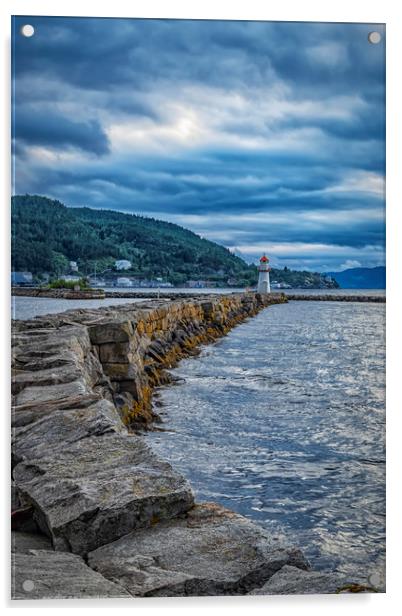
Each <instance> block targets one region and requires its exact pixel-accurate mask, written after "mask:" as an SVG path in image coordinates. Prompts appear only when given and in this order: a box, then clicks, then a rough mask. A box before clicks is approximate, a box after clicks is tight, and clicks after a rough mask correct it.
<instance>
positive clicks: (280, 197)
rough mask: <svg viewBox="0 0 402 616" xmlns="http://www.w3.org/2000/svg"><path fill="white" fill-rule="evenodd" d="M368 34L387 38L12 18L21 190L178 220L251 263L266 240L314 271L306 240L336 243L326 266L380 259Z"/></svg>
mask: <svg viewBox="0 0 402 616" xmlns="http://www.w3.org/2000/svg"><path fill="white" fill-rule="evenodd" d="M24 23H32V24H33V25H34V27H35V35H34V36H33V37H32V38H30V39H25V38H24V37H22V36H20V34H19V30H20V27H21V25H23V24H24ZM373 29H376V30H380V31H381V32H382V33H383V34H384V29H383V27H382V26H375V27H373V26H369V25H367V24H297V23H287V24H285V23H256V22H196V21H173V20H121V19H113V20H108V19H83V18H46V17H44V18H40V17H30V18H28V17H18V18H16V19H15V22H14V38H15V45H14V49H13V72H14V77H15V84H14V88H15V90H14V91H15V99H16V102H17V105H16V108H15V127H14V135H13V136H14V142H15V172H16V186H15V190H16V192H19V193H20V192H36V193H42V194H47V195H49V196H54V197H57V198H59V199H60V200H61V201H64V202H66V203H67V204H69V205H89V206H92V207H103V208H114V209H119V210H122V211H133V212H139V213H144V214H149V215H153V216H156V217H160V218H162V219H166V220H172V222H178V223H179V224H183V225H184V226H187V227H189V228H192V229H193V230H195V231H196V232H199V233H202V234H203V235H205V236H207V237H211V239H215V240H216V241H219V242H221V243H223V244H225V245H227V246H235V245H239V246H240V247H241V250H243V249H244V251H245V252H246V253H247V254H249V255H251V254H254V251H253V250H252V246H253V245H255V246H256V247H258V248H256V250H259V246H260V245H261V244H262V243H263V242H264V241H266V242H267V243H268V244H272V243H274V244H276V245H277V244H278V243H283V244H286V243H289V245H290V244H291V243H292V242H293V243H300V245H301V244H302V243H303V246H304V248H303V247H300V254H299V259H300V263H301V264H302V263H304V265H306V264H307V265H308V266H309V267H312V268H320V267H324V265H325V261H324V260H323V257H321V256H320V255H317V254H316V252H315V251H314V250H313V249H311V250H310V249H309V248H308V246H310V245H311V246H313V245H314V244H316V245H321V244H326V245H328V247H330V246H338V247H340V248H342V251H343V252H342V253H339V254H338V253H337V251H336V250H335V249H334V250H333V254H332V256H330V255H329V252H330V248H328V259H327V261H330V262H331V266H334V267H335V266H337V265H341V264H342V263H343V262H347V261H348V260H350V259H356V258H357V257H356V251H357V250H361V251H362V252H361V254H362V259H363V260H364V263H370V264H377V261H378V260H381V259H382V258H383V244H384V238H383V235H384V233H383V232H384V224H383V216H382V214H383V206H384V195H383V191H382V181H383V175H384V166H385V160H384V138H385V136H384V133H385V126H384V118H385V114H384V45H383V44H381V45H378V46H376V45H370V44H368V42H367V34H368V32H369V31H370V30H373ZM33 146H39V147H41V148H44V149H45V150H48V151H49V152H48V153H46V152H44V153H43V156H41V155H40V154H38V151H37V149H35V148H34V147H33ZM52 152H53V153H54V156H53V155H52ZM74 152H76V156H75V157H74V156H72V154H73V153H74ZM325 212H327V213H328V215H327V216H326V215H325ZM217 215H219V224H218V222H217ZM253 217H254V218H253ZM261 217H262V218H261ZM250 246H251V248H250ZM367 246H369V247H370V248H368V249H367V250H366V249H365V248H364V247H367ZM242 247H244V248H242ZM331 250H332V249H331ZM281 251H282V252H281ZM303 251H304V252H303ZM370 251H371V252H370ZM279 253H280V254H281V256H280V258H281V260H282V262H285V260H286V259H287V258H288V259H289V261H286V262H287V263H293V261H297V256H296V257H294V255H293V251H291V250H290V252H289V257H287V256H286V254H285V252H284V249H283V250H282V248H281V250H279V248H278V254H279ZM310 253H311V254H310ZM306 255H308V256H306ZM331 259H332V260H331ZM307 262H308V263H307Z"/></svg>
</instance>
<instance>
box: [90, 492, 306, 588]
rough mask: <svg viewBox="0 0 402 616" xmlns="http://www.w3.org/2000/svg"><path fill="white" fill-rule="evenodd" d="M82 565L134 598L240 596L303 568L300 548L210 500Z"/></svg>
mask: <svg viewBox="0 0 402 616" xmlns="http://www.w3.org/2000/svg"><path fill="white" fill-rule="evenodd" d="M88 564H89V565H90V566H91V567H92V568H93V569H95V570H97V571H99V572H100V573H102V574H103V575H104V576H105V577H107V578H108V579H110V580H113V581H117V582H118V583H119V584H121V585H122V586H124V587H125V588H126V589H127V590H128V591H129V592H130V593H131V594H132V595H135V596H185V595H193V596H199V595H237V594H245V593H247V592H248V591H250V590H251V589H252V588H255V587H256V586H259V585H261V584H264V582H265V581H266V580H268V579H269V578H270V577H271V576H272V575H273V574H274V573H275V572H276V571H278V570H279V569H281V568H282V567H283V566H284V565H285V564H291V565H294V566H297V567H301V568H304V569H307V568H308V567H309V565H308V563H307V561H306V560H305V558H304V557H303V555H302V553H301V552H300V550H298V549H295V548H283V547H280V546H278V545H277V543H276V542H275V541H274V540H272V539H271V538H270V537H269V535H268V534H267V533H266V532H265V531H264V530H263V529H261V528H259V527H258V526H257V525H255V524H253V523H252V522H250V521H249V520H247V519H246V518H244V517H242V516H240V515H238V514H235V513H233V512H232V511H229V510H227V509H224V508H223V507H221V506H219V505H215V504H211V503H204V504H201V505H196V506H194V507H193V508H192V509H191V510H190V511H188V512H187V513H186V514H185V515H182V516H179V517H177V518H176V519H174V520H169V521H163V522H159V523H158V524H155V525H154V526H152V527H151V528H147V529H144V530H140V531H136V532H132V533H130V534H128V535H125V536H124V537H122V538H121V539H119V540H118V541H115V542H113V543H111V544H109V545H105V546H103V547H101V548H98V549H97V550H95V551H93V552H91V553H90V554H89V555H88Z"/></svg>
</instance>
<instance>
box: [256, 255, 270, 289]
mask: <svg viewBox="0 0 402 616" xmlns="http://www.w3.org/2000/svg"><path fill="white" fill-rule="evenodd" d="M270 271H271V268H270V267H269V259H268V257H266V256H265V254H264V255H262V257H261V259H260V266H259V268H258V272H259V274H258V286H257V292H258V293H271V285H270V284H269V272H270Z"/></svg>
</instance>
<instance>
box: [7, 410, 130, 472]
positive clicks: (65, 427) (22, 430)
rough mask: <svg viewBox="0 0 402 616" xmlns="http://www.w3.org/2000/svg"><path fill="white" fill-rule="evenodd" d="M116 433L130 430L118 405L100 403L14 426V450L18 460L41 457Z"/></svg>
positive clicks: (59, 412)
mask: <svg viewBox="0 0 402 616" xmlns="http://www.w3.org/2000/svg"><path fill="white" fill-rule="evenodd" d="M112 432H122V433H126V428H125V426H124V424H123V422H122V420H121V418H120V415H119V413H118V412H117V410H116V408H115V406H114V405H113V404H112V403H111V402H109V401H108V400H99V401H98V402H95V403H94V404H91V405H89V406H87V407H84V408H79V409H70V410H53V412H52V413H49V414H46V415H44V416H42V417H41V418H40V419H38V420H37V421H34V422H32V423H28V424H26V425H23V426H21V427H18V426H17V427H14V428H13V431H12V445H11V451H12V455H13V458H14V460H15V461H21V460H29V459H31V458H41V457H46V456H48V455H49V454H50V455H52V454H54V452H55V450H56V449H63V450H65V449H66V448H67V447H68V446H70V445H72V444H73V443H77V442H79V441H81V440H82V439H85V438H88V437H90V436H101V435H103V434H107V433H112Z"/></svg>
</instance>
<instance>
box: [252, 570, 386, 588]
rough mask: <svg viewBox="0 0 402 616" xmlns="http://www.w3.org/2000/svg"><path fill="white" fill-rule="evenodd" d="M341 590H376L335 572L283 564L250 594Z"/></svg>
mask: <svg viewBox="0 0 402 616" xmlns="http://www.w3.org/2000/svg"><path fill="white" fill-rule="evenodd" d="M343 592H376V591H375V589H373V588H371V589H370V587H369V586H364V585H361V584H360V583H358V582H356V580H353V579H350V578H349V577H347V576H345V575H343V574H340V573H336V572H331V573H326V572H322V571H302V570H301V569H298V568H296V567H292V566H288V565H285V566H284V567H282V569H280V570H279V571H278V572H277V573H275V575H273V576H272V577H271V578H270V579H269V580H268V582H266V584H264V586H262V588H257V589H255V590H253V591H252V592H251V593H249V594H251V595H324V594H339V593H343Z"/></svg>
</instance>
